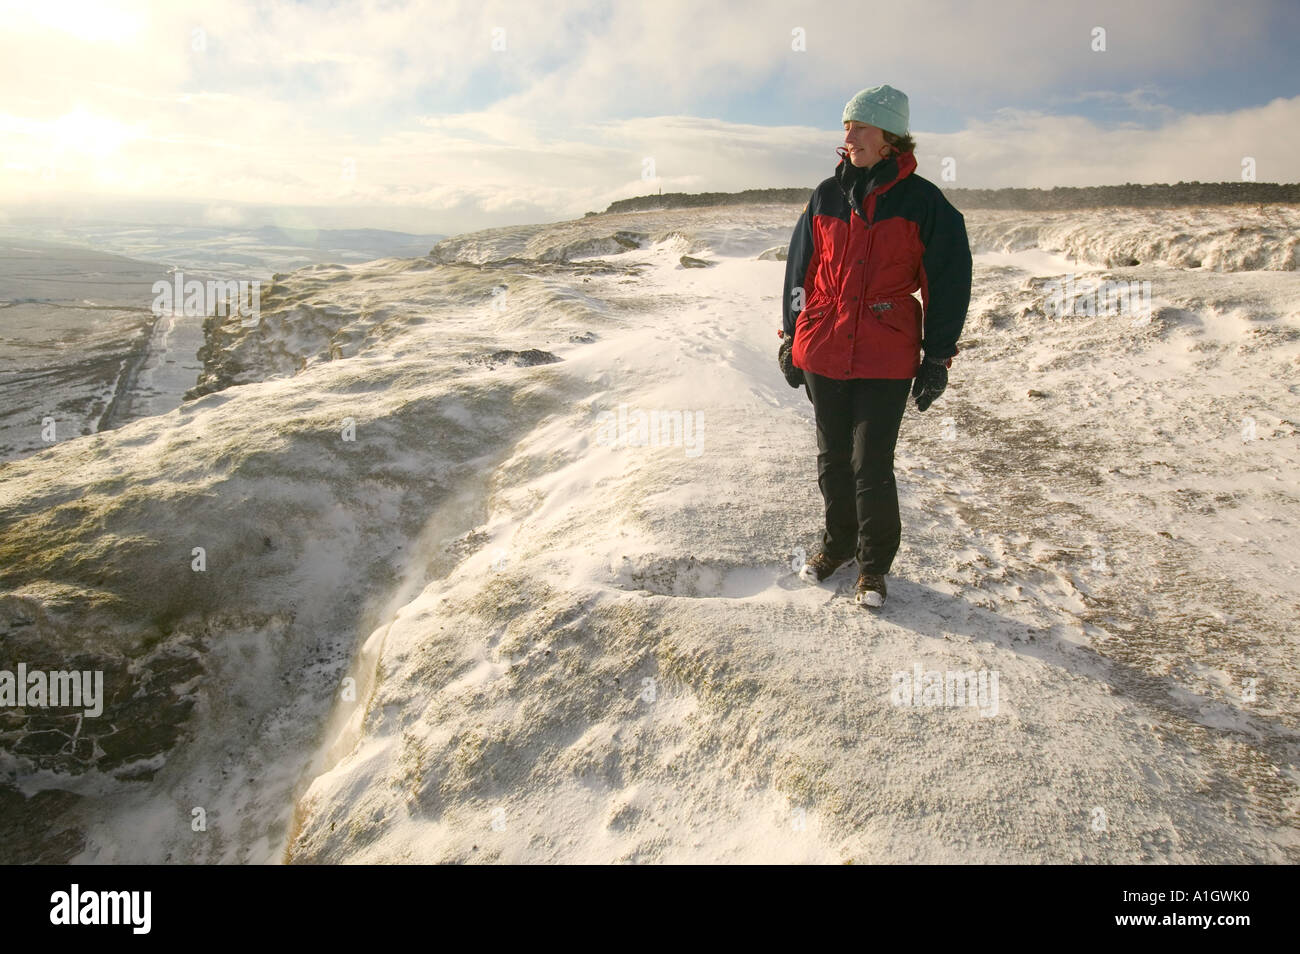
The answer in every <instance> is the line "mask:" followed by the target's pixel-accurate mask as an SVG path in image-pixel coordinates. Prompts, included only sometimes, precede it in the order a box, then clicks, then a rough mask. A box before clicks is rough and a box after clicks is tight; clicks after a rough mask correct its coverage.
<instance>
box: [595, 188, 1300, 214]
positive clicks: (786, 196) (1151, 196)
mask: <svg viewBox="0 0 1300 954" xmlns="http://www.w3.org/2000/svg"><path fill="white" fill-rule="evenodd" d="M939 185H940V187H941V188H942V183H939ZM811 192H812V188H811V187H808V188H802V189H746V190H745V191H743V192H696V193H687V192H669V193H666V194H663V195H644V196H637V197H636V198H632V199H619V200H618V201H616V202H611V203H610V204H609V207H608V208H607V209H605V212H606V213H611V212H646V211H652V210H659V209H680V208H692V207H695V206H705V205H749V204H752V203H787V204H790V205H803V203H805V202H807V201H808V195H809V193H811ZM943 194H944V195H946V196H947V197H948V201H949V202H951V203H952V204H953V205H955V206H956V207H957V208H959V209H1022V210H1025V211H1031V212H1038V211H1042V212H1046V211H1061V210H1066V209H1096V208H1105V207H1109V206H1135V207H1139V208H1144V207H1145V208H1151V207H1160V208H1166V207H1169V206H1202V205H1239V204H1241V205H1259V204H1264V203H1269V202H1287V203H1292V202H1294V203H1300V183H1294V182H1291V183H1280V182H1177V183H1174V184H1173V185H1169V184H1167V183H1153V184H1150V185H1141V184H1139V183H1134V182H1126V183H1124V185H1115V186H1083V187H1063V186H1058V187H1056V188H1053V189H944V190H943ZM596 214H598V213H595V212H588V213H587V215H596Z"/></svg>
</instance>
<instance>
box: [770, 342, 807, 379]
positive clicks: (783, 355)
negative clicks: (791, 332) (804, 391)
mask: <svg viewBox="0 0 1300 954" xmlns="http://www.w3.org/2000/svg"><path fill="white" fill-rule="evenodd" d="M793 350H794V338H792V337H789V336H787V337H784V338H782V339H781V347H780V348H779V349H778V350H777V352H776V362H777V364H779V365H780V366H781V373H782V374H784V375H785V383H786V384H788V385H790V387H792V388H797V387H798V386H799V385H801V384H803V371H802V370H801V369H799V368H796V367H795V366H794V355H793V354H792V352H793Z"/></svg>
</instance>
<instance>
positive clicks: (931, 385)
mask: <svg viewBox="0 0 1300 954" xmlns="http://www.w3.org/2000/svg"><path fill="white" fill-rule="evenodd" d="M947 387H948V365H947V363H946V362H943V361H939V360H937V359H935V358H929V357H927V358H926V359H925V360H924V361H922V362H921V370H920V371H918V372H917V373H916V380H915V381H913V382H912V397H914V398H916V409H917V410H918V411H924V410H925V409H926V408H928V407H929V406H930V405H931V404H933V403H934V401H935V398H937V397H938V396H939V395H940V394H942V393H943V392H944V389H945V388H947Z"/></svg>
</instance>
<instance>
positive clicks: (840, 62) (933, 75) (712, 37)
mask: <svg viewBox="0 0 1300 954" xmlns="http://www.w3.org/2000/svg"><path fill="white" fill-rule="evenodd" d="M0 7H3V15H4V17H5V23H6V30H5V32H4V34H3V35H0V56H2V57H4V58H5V61H6V66H7V69H6V70H5V71H4V74H3V78H0V103H3V104H5V105H4V106H2V107H0V110H3V111H0V167H2V168H4V169H5V170H6V175H5V177H4V178H3V180H0V201H15V200H47V199H56V198H57V197H58V196H59V195H61V194H63V193H65V192H70V191H101V192H103V191H106V190H111V191H112V193H113V194H114V195H117V196H124V197H138V198H145V197H150V196H166V197H168V198H170V199H189V200H191V201H194V202H197V203H200V207H207V206H211V207H213V208H214V209H225V210H232V209H236V208H247V207H249V206H252V205H259V204H261V205H272V204H276V203H286V204H294V205H300V206H318V207H321V208H322V209H325V208H327V207H328V208H333V209H336V210H346V209H349V208H352V209H356V210H357V212H356V215H358V216H363V215H364V216H365V217H366V218H365V220H364V221H361V220H358V221H356V222H353V223H346V224H358V225H360V224H365V225H375V226H380V225H382V224H384V223H383V221H382V215H383V212H382V210H384V209H391V210H393V214H394V216H396V215H397V214H398V213H401V214H402V216H403V220H404V221H408V222H409V221H410V215H411V214H412V210H413V209H424V210H426V218H425V219H424V220H423V225H422V227H423V228H426V229H428V230H430V231H440V232H453V231H459V230H461V229H466V228H478V227H483V226H486V225H493V224H506V223H510V222H523V221H543V220H554V219H558V218H566V217H571V216H579V215H581V214H582V213H583V212H584V211H587V210H594V209H603V208H604V207H605V206H606V205H607V204H608V203H609V202H610V201H612V200H613V199H617V198H623V197H627V196H631V195H640V194H646V193H649V192H654V191H656V190H659V189H662V190H663V191H665V192H667V191H678V190H685V191H732V190H738V189H745V188H764V187H790V186H809V187H810V186H812V185H814V184H816V183H817V182H818V181H820V180H821V179H823V178H825V177H826V176H827V175H829V174H830V171H831V169H832V168H833V166H834V162H835V157H834V148H835V146H836V145H838V144H839V142H840V141H841V136H842V131H841V129H840V126H839V123H838V121H837V120H838V116H839V109H840V106H842V104H843V102H844V100H846V99H847V98H848V97H849V96H850V95H851V94H852V93H853V92H855V91H856V90H857V89H859V88H861V87H863V86H866V85H873V84H874V83H876V82H881V81H887V82H890V83H892V84H894V85H896V86H898V87H899V88H901V89H904V90H906V91H907V92H908V94H909V96H910V97H911V102H912V116H913V122H912V125H913V130H914V132H915V134H916V136H917V138H918V141H919V143H920V145H919V148H918V160H919V161H920V163H921V169H920V171H921V173H922V174H924V175H927V176H930V177H931V178H934V179H936V181H939V161H940V160H941V159H942V158H943V157H945V156H951V157H952V158H953V159H954V160H955V161H956V169H957V174H958V175H957V181H956V182H955V183H946V182H943V181H940V185H958V186H969V187H999V186H1020V185H1039V186H1052V185H1088V184H1101V183H1112V182H1114V183H1118V182H1126V181H1134V182H1155V181H1178V180H1180V179H1181V180H1191V179H1202V180H1222V179H1232V178H1237V177H1239V175H1240V171H1239V170H1240V167H1241V160H1242V157H1243V156H1252V157H1255V158H1256V160H1257V163H1258V175H1259V178H1260V179H1264V180H1277V181H1296V180H1298V179H1300V158H1297V157H1300V151H1298V150H1297V148H1296V147H1297V146H1298V145H1300V143H1297V141H1296V137H1297V134H1296V133H1295V132H1294V130H1297V129H1300V122H1297V119H1300V116H1298V115H1297V111H1298V106H1297V104H1298V103H1300V98H1291V99H1285V98H1280V99H1274V100H1272V101H1271V102H1268V103H1264V104H1258V103H1257V102H1253V101H1250V100H1247V101H1246V103H1245V104H1244V105H1241V106H1240V107H1239V108H1222V109H1219V110H1217V111H1214V112H1210V111H1198V112H1195V113H1193V112H1189V111H1188V110H1186V109H1185V108H1178V107H1176V106H1175V105H1173V103H1174V102H1175V101H1177V100H1178V99H1179V97H1180V96H1181V98H1183V99H1186V98H1187V94H1186V90H1187V89H1188V88H1190V87H1188V86H1187V84H1188V83H1191V82H1193V81H1196V82H1200V83H1204V82H1205V81H1206V77H1207V75H1208V76H1210V78H1211V79H1217V78H1220V77H1221V78H1222V80H1223V82H1222V84H1221V85H1223V86H1224V88H1227V87H1230V86H1231V82H1230V80H1232V78H1233V71H1232V70H1231V68H1226V69H1224V68H1219V67H1215V66H1214V65H1213V64H1215V63H1225V62H1232V61H1233V60H1234V59H1238V60H1240V59H1252V58H1254V59H1255V60H1257V59H1259V58H1260V57H1266V56H1267V55H1271V54H1269V50H1272V49H1273V47H1271V46H1268V42H1269V41H1270V37H1275V36H1278V35H1282V34H1281V33H1280V32H1279V31H1280V27H1281V26H1282V25H1284V23H1285V22H1287V21H1286V15H1285V14H1283V13H1279V12H1278V11H1279V10H1281V9H1283V8H1282V7H1279V6H1275V5H1273V4H1261V5H1258V6H1255V7H1251V8H1244V9H1234V10H1227V9H1226V8H1221V7H1219V6H1217V5H1214V4H1210V3H1206V4H1204V5H1201V6H1200V7H1198V8H1197V10H1196V15H1194V16H1193V15H1188V13H1187V10H1186V4H1174V3H1165V2H1154V3H1145V4H1133V3H1131V2H1112V0H1106V2H1101V3H1094V4H1090V5H1089V6H1088V7H1087V8H1086V9H1084V10H1071V9H1068V8H1058V7H1056V6H1055V5H1050V4H1039V3H1031V2H1020V0H1008V2H1004V3H1001V4H997V5H978V6H972V7H968V5H966V4H960V3H956V2H948V0H934V2H929V3H913V4H906V5H902V4H895V5H887V6H885V7H866V6H863V5H861V4H858V3H851V2H843V3H831V2H825V0H823V2H816V3H811V4H806V5H799V6H794V7H792V6H790V5H789V4H788V3H786V2H784V0H759V2H754V3H743V4H741V3H733V4H726V3H720V4H704V5H700V4H696V3H694V2H687V0H658V2H656V3H654V4H635V3H633V4H624V3H607V2H597V0H589V2H586V0H584V2H571V3H563V4H545V5H543V4H526V3H518V4H492V3H482V2H478V0H475V2H413V3H400V2H398V3H394V2H382V0H363V2H359V3H356V4H344V5H337V6H332V7H328V8H322V7H318V6H312V5H305V4H292V3H260V2H256V3H255V2H251V0H250V2H227V0H196V2H195V3H192V4H187V5H173V4H169V3H165V2H155V3H147V2H144V0H121V2H118V3H116V4H111V5H109V4H102V3H96V4H91V5H86V6H83V7H77V6H76V5H72V6H68V5H63V6H61V5H60V4H58V3H45V4H41V5H39V6H38V5H33V4H14V3H11V2H8V0H0ZM10 8H13V11H12V16H11V13H10ZM78 12H80V15H81V16H80V19H77V15H78ZM1097 26H1101V27H1103V28H1104V29H1105V30H1106V41H1107V42H1106V47H1107V48H1106V50H1105V51H1104V52H1095V51H1094V50H1093V49H1092V43H1091V39H1092V35H1093V34H1092V31H1093V30H1094V28H1095V27H1097ZM796 33H798V34H799V35H802V36H803V37H805V38H806V44H807V48H806V50H803V51H800V50H796V49H793V48H792V38H793V37H794V36H795V35H796ZM50 64H57V68H50ZM1216 69H1218V70H1219V73H1218V74H1215V73H1214V70H1216ZM1283 85H1284V83H1283V82H1281V81H1280V82H1279V86H1280V87H1281V86H1283ZM1288 92H1289V90H1288ZM1229 98H1230V97H1229ZM742 116H743V117H744V120H743V121H742V120H741V119H740V118H739V117H742ZM954 117H955V119H954ZM647 175H648V177H647ZM362 210H364V211H362ZM214 214H218V213H214ZM219 214H221V215H232V214H235V213H232V212H223V213H219ZM237 214H238V215H240V216H243V215H245V214H246V213H245V212H239V213H237ZM322 214H324V213H322ZM334 215H335V216H336V219H335V224H338V219H337V216H339V215H342V216H344V217H346V212H345V211H340V212H336V213H334Z"/></svg>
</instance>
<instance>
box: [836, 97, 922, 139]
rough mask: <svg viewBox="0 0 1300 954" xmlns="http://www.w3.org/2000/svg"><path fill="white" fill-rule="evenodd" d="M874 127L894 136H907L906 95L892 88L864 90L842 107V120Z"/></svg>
mask: <svg viewBox="0 0 1300 954" xmlns="http://www.w3.org/2000/svg"><path fill="white" fill-rule="evenodd" d="M850 119H852V120H856V121H857V122H860V123H866V124H867V125H868V126H876V127H878V128H880V129H883V130H885V131H886V132H891V133H893V134H894V135H896V136H906V135H907V94H906V93H901V92H899V91H898V90H896V89H894V87H892V86H873V87H871V88H870V89H864V90H862V91H861V92H860V93H858V94H857V95H856V96H854V97H853V98H852V99H851V100H849V101H848V102H847V103H846V104H845V106H844V118H843V119H842V120H840V122H842V123H847V122H848V121H849V120H850Z"/></svg>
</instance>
